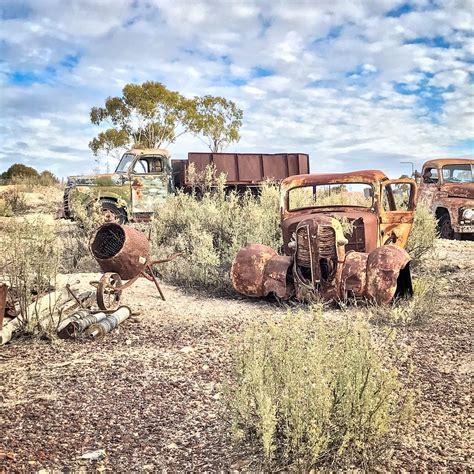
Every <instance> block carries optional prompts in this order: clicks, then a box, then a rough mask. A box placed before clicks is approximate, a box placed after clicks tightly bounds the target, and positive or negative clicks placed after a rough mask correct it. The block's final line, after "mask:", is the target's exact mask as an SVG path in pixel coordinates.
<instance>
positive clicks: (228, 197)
mask: <svg viewBox="0 0 474 474" xmlns="http://www.w3.org/2000/svg"><path fill="white" fill-rule="evenodd" d="M224 183H225V177H224V176H223V175H222V176H220V177H219V178H217V180H213V179H212V175H211V174H209V175H208V176H207V178H205V180H204V183H203V184H202V185H201V186H200V187H196V188H195V189H194V190H193V192H192V193H191V194H186V193H185V192H183V191H178V192H177V194H176V195H174V196H170V197H168V199H167V201H166V202H165V204H164V205H162V206H160V207H159V208H158V209H157V210H156V212H155V216H154V220H153V235H154V237H153V244H154V254H155V255H157V256H163V255H169V254H171V253H174V252H183V257H181V258H179V259H177V260H175V261H174V262H172V263H169V264H165V265H163V266H162V267H160V272H161V273H162V276H163V278H165V279H166V280H167V281H169V282H171V283H176V284H179V285H180V286H188V287H194V288H207V289H211V288H212V289H216V290H224V289H226V288H228V287H229V286H230V280H229V269H230V266H231V264H232V260H233V258H234V256H235V254H236V253H237V251H238V250H239V249H240V248H241V247H243V246H245V245H247V244H250V243H260V244H264V245H268V246H270V247H273V248H274V249H278V248H279V247H280V246H281V230H280V227H279V224H280V216H279V188H278V186H276V185H275V184H271V183H266V184H265V185H263V187H262V189H261V192H260V193H259V194H258V195H253V194H252V193H250V192H249V191H247V192H245V193H243V194H238V193H237V192H235V191H228V190H226V189H225V186H224Z"/></svg>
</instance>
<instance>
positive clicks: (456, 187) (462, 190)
mask: <svg viewBox="0 0 474 474" xmlns="http://www.w3.org/2000/svg"><path fill="white" fill-rule="evenodd" d="M441 191H444V192H445V193H447V194H448V197H455V198H466V199H474V183H459V184H458V183H445V184H443V185H442V186H441Z"/></svg>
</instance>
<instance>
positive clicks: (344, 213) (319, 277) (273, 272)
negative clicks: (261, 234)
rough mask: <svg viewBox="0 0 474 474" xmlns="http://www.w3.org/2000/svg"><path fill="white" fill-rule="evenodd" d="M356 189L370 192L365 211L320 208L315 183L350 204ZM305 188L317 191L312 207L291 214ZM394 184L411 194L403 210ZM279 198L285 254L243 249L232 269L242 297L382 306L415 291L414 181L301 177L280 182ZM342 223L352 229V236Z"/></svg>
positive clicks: (362, 175) (365, 175)
mask: <svg viewBox="0 0 474 474" xmlns="http://www.w3.org/2000/svg"><path fill="white" fill-rule="evenodd" d="M353 184H356V185H364V186H365V187H366V189H368V190H369V191H368V192H367V193H366V195H365V199H366V200H367V204H366V205H365V206H364V205H360V203H357V202H355V203H349V204H346V203H343V204H337V205H336V204H331V203H326V204H323V205H318V204H319V202H318V199H319V198H318V194H317V192H319V193H321V191H316V187H317V186H325V188H323V189H330V186H333V187H334V189H335V190H336V191H337V193H338V194H337V196H336V197H337V198H340V197H341V196H342V197H343V194H344V193H345V196H346V197H347V199H348V200H349V201H351V200H354V201H356V199H355V198H358V197H360V196H357V195H355V193H351V192H350V191H348V189H349V190H350V189H351V185H353ZM308 187H309V188H311V187H313V193H314V194H313V197H312V199H313V202H312V203H311V205H309V206H304V207H301V208H296V209H292V208H291V205H290V193H291V192H292V190H295V189H299V188H308ZM396 187H399V188H402V189H404V190H405V191H406V193H407V198H406V199H405V200H404V201H403V205H400V204H397V200H398V201H400V198H399V197H397V192H396V191H397V190H396V189H395V188H396ZM364 192H365V191H364ZM341 193H342V194H341ZM353 195H354V196H353ZM281 196H282V200H281V227H282V234H283V247H282V250H283V252H282V253H283V254H284V255H278V254H277V252H276V251H275V250H274V249H271V248H270V247H267V246H264V245H260V244H251V245H248V246H247V247H244V248H242V249H241V250H240V251H239V252H238V253H237V255H236V257H235V259H234V262H233V265H232V269H231V280H232V284H233V286H234V288H235V289H236V290H237V291H238V292H239V293H242V294H244V295H246V296H250V297H264V296H267V295H269V294H274V295H276V296H277V297H279V298H281V299H288V298H290V297H292V296H296V298H297V299H299V300H303V301H313V300H315V299H319V298H323V299H324V300H345V299H348V298H360V299H367V300H372V301H375V302H377V303H381V304H384V303H388V302H390V301H392V300H393V299H394V298H396V297H401V296H409V295H411V294H412V293H413V289H412V283H411V277H410V269H409V262H410V257H409V255H408V253H407V252H406V251H405V250H404V248H403V247H404V246H405V244H406V241H407V238H408V234H409V232H410V230H411V226H412V223H413V215H414V209H415V202H416V185H415V182H414V181H413V180H410V179H400V180H389V179H388V178H387V177H386V176H385V174H384V173H382V172H380V171H372V170H369V171H360V172H353V173H345V174H327V175H300V176H294V177H291V178H287V179H286V180H284V181H283V182H282V191H281ZM326 197H327V196H326ZM344 221H346V223H347V222H348V223H349V224H350V226H351V227H352V229H351V232H348V234H349V235H347V236H346V235H344V231H343V224H342V223H344Z"/></svg>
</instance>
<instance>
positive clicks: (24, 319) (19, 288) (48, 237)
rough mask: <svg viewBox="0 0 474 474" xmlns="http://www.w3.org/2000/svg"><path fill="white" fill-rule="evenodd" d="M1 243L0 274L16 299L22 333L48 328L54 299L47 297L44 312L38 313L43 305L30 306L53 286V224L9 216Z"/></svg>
mask: <svg viewBox="0 0 474 474" xmlns="http://www.w3.org/2000/svg"><path fill="white" fill-rule="evenodd" d="M1 244H2V249H3V250H2V253H1V255H0V269H1V272H0V276H1V279H2V280H3V281H4V282H5V283H7V285H8V286H9V287H10V290H9V293H10V295H11V297H12V298H13V299H14V300H15V301H17V304H18V309H19V315H18V318H19V321H20V324H21V329H22V330H24V331H26V332H36V331H39V330H41V331H44V330H49V329H52V328H51V327H50V326H51V325H52V324H53V314H54V310H55V308H54V306H55V304H56V302H55V301H53V300H51V302H50V307H49V308H46V309H47V311H46V314H45V313H44V311H41V312H40V310H44V309H45V308H39V307H38V306H36V305H33V307H32V303H33V302H34V300H35V298H36V297H40V296H41V295H44V294H47V293H49V292H50V290H52V289H53V288H54V287H55V285H56V276H57V273H58V268H59V261H60V250H59V246H58V245H57V238H56V235H55V231H54V227H52V226H49V225H48V224H46V222H45V221H43V220H39V219H38V220H35V221H26V220H20V219H13V221H12V222H11V223H9V225H8V226H7V227H6V228H5V229H4V230H3V232H2V236H1ZM43 316H45V318H43Z"/></svg>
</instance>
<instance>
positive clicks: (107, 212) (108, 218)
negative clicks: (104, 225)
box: [100, 199, 127, 224]
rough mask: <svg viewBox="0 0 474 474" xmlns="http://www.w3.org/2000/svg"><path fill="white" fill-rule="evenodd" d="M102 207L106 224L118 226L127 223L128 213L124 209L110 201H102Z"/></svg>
mask: <svg viewBox="0 0 474 474" xmlns="http://www.w3.org/2000/svg"><path fill="white" fill-rule="evenodd" d="M100 206H101V209H102V215H103V216H104V222H115V223H116V224H125V223H126V222H127V213H126V212H125V210H124V209H123V208H122V207H119V206H117V203H116V202H114V201H112V200H110V199H101V200H100Z"/></svg>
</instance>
